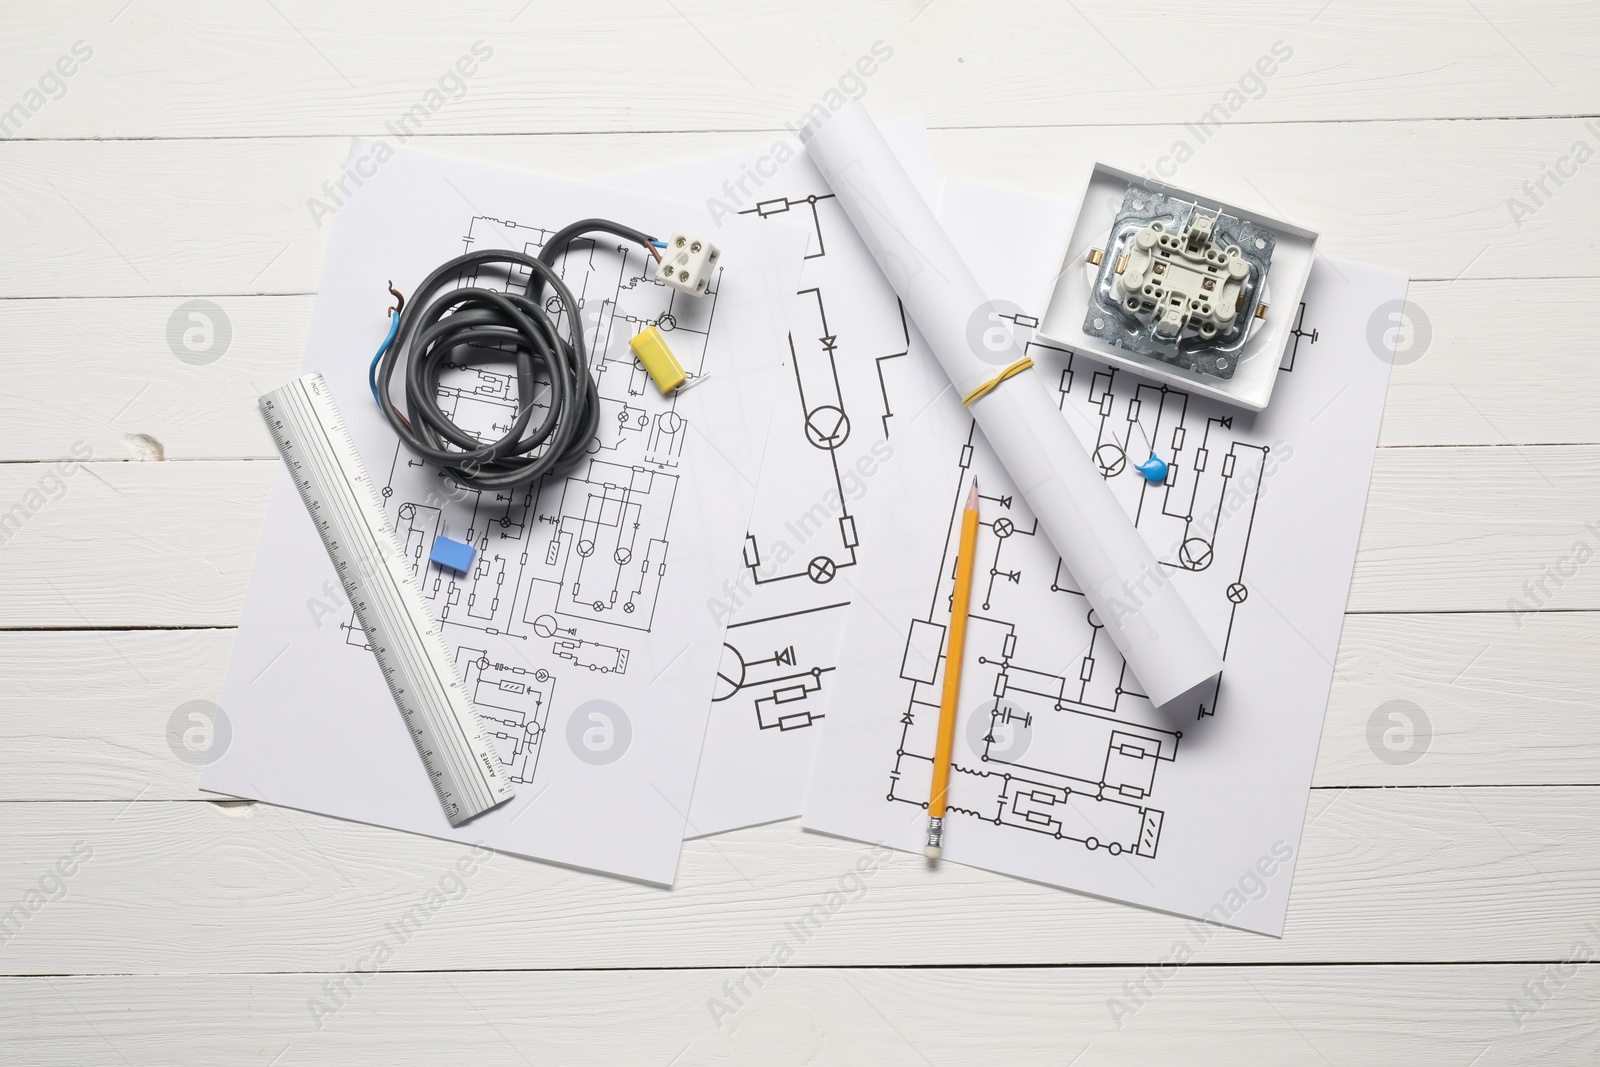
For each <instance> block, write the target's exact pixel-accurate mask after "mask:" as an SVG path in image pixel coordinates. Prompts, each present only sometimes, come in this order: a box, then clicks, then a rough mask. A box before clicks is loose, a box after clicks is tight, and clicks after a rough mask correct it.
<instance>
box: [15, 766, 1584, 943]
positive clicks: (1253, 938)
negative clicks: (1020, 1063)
mask: <svg viewBox="0 0 1600 1067" xmlns="http://www.w3.org/2000/svg"><path fill="white" fill-rule="evenodd" d="M0 811H3V813H4V818H3V819H0V854H3V855H5V856H6V864H5V868H4V870H3V871H0V901H5V902H6V907H9V906H10V904H11V903H12V902H14V901H17V900H23V899H25V894H26V893H27V892H28V891H29V890H30V889H31V888H32V887H34V886H35V885H36V884H37V883H38V882H39V881H40V880H41V879H42V878H44V877H45V875H46V873H47V871H48V870H49V869H51V868H52V866H53V865H54V864H55V863H56V862H57V861H58V860H61V859H63V858H64V857H65V858H70V857H69V854H70V853H71V850H72V849H73V848H74V847H76V848H78V849H79V854H80V855H81V854H82V853H83V852H84V851H85V850H92V856H88V857H87V858H85V859H83V861H82V862H80V863H79V864H78V865H77V866H76V867H75V868H74V869H75V872H76V873H74V874H73V875H72V876H71V877H70V878H69V879H66V882H67V889H66V892H65V893H64V894H60V893H52V894H51V895H53V896H57V897H58V899H54V900H53V901H51V902H50V903H48V904H47V905H45V906H43V907H41V908H40V909H39V910H38V911H37V913H36V914H33V915H32V916H31V917H30V918H28V920H27V921H26V923H25V924H23V925H21V926H20V928H19V929H18V931H17V933H16V934H15V936H13V937H11V938H10V940H9V941H7V942H6V944H5V946H4V952H0V972H4V973H8V974H90V973H92V974H159V973H172V972H198V973H211V972H223V973H247V972H256V971H338V970H341V969H343V968H344V967H347V966H350V965H351V963H352V961H353V960H355V959H356V958H357V957H359V956H360V954H361V953H362V952H364V951H365V950H366V949H367V948H368V947H369V946H370V945H371V943H372V941H373V939H374V938H375V937H380V936H382V935H383V934H384V931H385V930H386V929H387V927H386V926H385V924H386V923H388V924H394V923H395V922H397V921H399V920H400V917H401V916H402V915H404V914H405V913H406V912H407V911H408V910H410V909H411V908H412V907H413V906H414V905H415V904H417V902H418V901H419V900H421V899H422V898H423V897H424V896H425V895H426V894H427V893H428V892H429V891H430V890H431V889H433V888H434V887H436V886H437V885H438V883H439V882H440V880H441V878H446V875H447V872H449V871H451V870H454V869H455V868H454V865H455V864H456V862H457V861H458V860H460V859H462V858H463V857H465V856H467V855H468V854H469V850H468V848H467V847H466V846H462V845H458V844H454V843H450V842H441V841H433V840H429V839H425V838H421V837H415V836H411V835H407V834H401V833H396V832H393V831H389V830H382V829H378V828H374V827H367V826H360V825H357V824H354V823H349V822H344V821H341V820H338V819H329V818H323V817H320V816H313V815H308V814H305V813H300V812H295V811H291V810H288V809H285V808H275V807H271V806H269V805H265V804H247V805H242V806H241V805H230V806H223V805H218V804H211V803H203V802H195V803H167V802H156V803H149V802H139V803H133V804H125V803H121V802H109V803H56V802H39V803H19V802H8V803H6V804H5V805H4V806H3V808H0ZM1597 816H1600V789H1596V788H1580V787H1543V788H1500V789H1345V790H1338V791H1318V792H1317V793H1315V794H1314V795H1313V797H1312V803H1311V808H1310V811H1309V816H1308V819H1307V826H1306V830H1305V835H1304V840H1303V842H1302V845H1301V853H1300V855H1301V861H1300V866H1299V869H1298V871H1297V872H1296V876H1295V879H1294V883H1295V884H1294V887H1293V889H1294V899H1293V900H1292V901H1291V904H1290V907H1289V921H1288V926H1287V929H1286V931H1285V935H1284V937H1283V939H1282V940H1276V939H1273V938H1267V937H1261V936H1259V935H1255V934H1246V933H1242V932H1239V931H1232V930H1225V929H1222V928H1214V929H1213V928H1210V927H1204V928H1202V927H1198V926H1196V925H1195V924H1193V923H1189V922H1186V921H1184V920H1179V919H1177V918H1175V917H1172V916H1166V915H1161V914H1157V913H1154V912H1148V911H1143V910H1140V909H1137V908H1130V907H1127V906H1125V905H1119V904H1113V903H1110V902H1108V901H1104V900H1097V899H1093V898H1089V897H1084V896H1078V895H1076V894H1072V893H1066V892H1062V891H1060V890H1055V889H1050V888H1047V887H1044V886H1040V885H1035V884H1031V883H1027V882H1023V881H1020V880H1017V879H1011V878H1005V877H1002V876H1000V875H995V874H989V873H986V872H983V871H978V870H975V869H971V868H965V867H960V866H957V865H954V864H946V865H944V866H942V867H940V868H937V869H933V868H930V867H929V866H928V865H927V864H926V862H925V861H924V860H923V859H922V857H921V856H912V855H907V854H903V853H896V854H892V855H890V856H887V857H880V856H875V855H874V854H873V853H871V851H870V850H869V849H868V847H867V846H865V845H860V844H856V843H853V842H848V841H842V840H838V839H835V838H829V837H823V836H820V835H815V834H807V833H804V832H802V831H801V830H800V829H799V828H798V827H797V826H796V825H795V824H793V823H778V824H773V825H769V826H765V827H759V828H755V829H750V830H743V831H739V832H736V833H731V834H724V835H720V836H718V837H714V838H705V839H701V840H697V841H690V842H686V843H685V845H684V851H683V859H682V863H681V865H680V868H679V876H678V885H677V887H676V888H675V889H672V890H670V891H669V890H660V889H654V888H650V887H645V886H640V885H636V884H632V883H627V882H623V881H620V880H616V879H609V878H604V877H601V876H598V875H590V874H584V873H581V872H576V871H571V870H567V869H563V868H557V867H550V866H546V865H542V864H538V863H532V862H528V861H524V860H518V859H515V858H512V857H506V856H494V857H492V858H491V859H489V860H488V861H485V862H483V863H482V864H481V866H479V867H478V868H476V869H475V870H473V871H472V872H470V878H468V879H466V881H467V885H466V888H465V889H464V890H462V889H457V888H455V886H454V884H453V882H452V883H451V886H450V887H451V889H452V894H451V895H452V896H453V897H454V898H455V899H452V900H451V901H450V903H449V905H448V907H445V908H443V909H440V910H438V911H437V913H435V914H432V915H430V917H429V918H428V921H427V922H426V923H424V924H422V925H421V928H420V929H418V930H417V931H416V933H415V936H413V937H411V938H410V939H409V940H407V942H406V945H405V953H404V958H403V960H401V961H399V963H398V964H397V965H399V966H403V967H405V968H406V969H413V970H436V969H446V970H451V969H503V968H504V969H530V970H537V969H548V968H596V967H624V968H625V967H656V966H661V967H745V966H749V965H751V964H753V963H755V962H756V961H757V960H760V959H762V958H763V957H764V956H765V955H766V954H767V953H768V952H769V951H770V950H771V949H772V946H773V943H774V939H776V938H781V937H783V936H785V933H786V931H788V930H791V929H792V928H794V927H795V925H796V924H797V923H803V925H804V928H805V929H806V930H807V931H810V932H811V936H810V937H809V938H808V939H806V940H805V944H804V946H803V949H797V950H796V953H795V959H794V961H793V962H794V963H795V964H797V965H801V966H807V967H813V966H817V967H820V966H845V965H849V966H875V965H895V966H901V965H948V966H956V965H979V964H1007V965H1009V964H1041V963H1077V964H1082V963H1110V964H1116V963H1146V962H1151V961H1155V960H1159V959H1161V958H1163V957H1165V956H1168V955H1170V954H1171V953H1172V952H1173V951H1174V945H1175V944H1176V943H1177V942H1178V941H1180V940H1183V941H1187V942H1189V943H1190V948H1191V951H1192V953H1193V955H1194V956H1195V958H1196V959H1197V960H1198V961H1200V962H1202V963H1207V964H1222V963H1282V962H1290V961H1302V962H1340V963H1350V962H1389V963H1401V962H1450V963H1457V962H1459V963H1469V962H1530V961H1545V960H1552V959H1562V958H1565V956H1566V954H1567V953H1568V952H1569V951H1570V949H1571V947H1572V944H1573V941H1574V939H1576V938H1578V937H1581V936H1582V930H1583V926H1584V924H1585V923H1587V922H1593V921H1597V920H1600V905H1597V903H1596V902H1597V901H1600V818H1597ZM858 862H859V863H861V864H864V866H863V867H861V868H860V869H861V870H867V871H869V872H870V874H869V875H868V876H855V875H853V874H852V872H854V871H856V870H857V867H856V865H857V864H858ZM446 880H447V881H449V879H448V878H446ZM841 880H842V881H841ZM858 881H859V883H860V884H859V885H858V884H857V882H858ZM841 886H842V887H843V888H844V889H845V890H848V892H847V893H846V896H847V898H848V899H847V900H846V901H845V902H844V903H843V904H838V903H837V898H834V900H833V903H834V904H837V907H836V910H834V911H833V912H831V914H830V915H829V916H828V917H827V918H826V920H825V921H821V920H818V921H812V920H814V919H816V913H814V912H813V911H812V909H813V908H815V907H817V906H818V905H820V904H821V903H822V902H823V901H824V900H825V899H828V896H827V895H828V894H829V893H834V892H837V891H840V889H841ZM1288 890H1289V886H1288V884H1287V883H1283V884H1281V885H1274V884H1272V883H1271V882H1270V881H1269V882H1268V884H1267V886H1266V889H1265V891H1267V892H1287V891H1288ZM807 915H811V916H812V919H806V918H805V917H806V916H807ZM917 930H937V931H938V934H937V936H931V937H921V936H908V933H907V932H908V931H917Z"/></svg>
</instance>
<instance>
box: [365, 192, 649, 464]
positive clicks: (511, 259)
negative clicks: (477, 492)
mask: <svg viewBox="0 0 1600 1067" xmlns="http://www.w3.org/2000/svg"><path fill="white" fill-rule="evenodd" d="M589 233H606V234H610V235H612V236H613V237H620V238H623V239H624V240H628V241H633V242H635V243H637V244H640V245H642V246H644V248H645V250H646V251H647V252H650V253H651V254H652V255H656V254H655V250H654V245H653V238H651V237H650V236H649V235H648V234H646V233H643V232H641V231H639V230H635V229H633V228H632V227H629V226H623V225H622V224H620V223H616V222H610V221H607V220H605V219H584V220H583V221H581V222H575V223H573V224H572V225H571V226H568V227H566V228H565V229H563V230H560V231H558V232H557V233H556V234H555V235H554V236H552V237H551V238H550V239H549V240H548V241H546V242H545V245H544V248H543V249H542V250H540V252H539V255H538V257H537V258H535V257H533V256H530V255H527V254H526V253H522V252H513V251H509V250H506V249H483V250H481V251H476V252H468V253H467V254H466V255H463V256H457V257H456V258H455V259H452V260H450V261H449V262H448V263H444V264H441V265H440V266H439V268H438V269H437V270H435V271H434V272H433V273H432V274H430V275H428V277H427V278H425V279H424V280H423V282H422V284H421V285H419V286H418V287H417V290H416V292H415V293H414V294H413V295H412V297H411V300H410V301H409V302H408V303H407V304H406V306H405V308H404V310H402V311H400V312H398V314H399V316H400V319H399V323H398V326H397V328H396V330H395V333H394V339H393V341H392V342H391V343H390V344H389V345H388V347H387V348H386V349H385V350H384V351H383V353H382V355H381V356H380V358H379V361H378V364H377V368H376V374H375V386H376V391H377V396H378V397H380V398H381V399H380V400H379V404H378V406H379V408H380V409H381V410H382V411H383V416H384V418H386V419H388V420H389V425H390V426H392V427H394V432H395V433H396V434H398V435H399V437H400V440H401V442H402V443H404V444H405V446H406V448H408V449H409V450H410V451H411V452H412V453H413V454H415V455H417V456H419V457H421V458H422V459H425V460H427V461H428V462H430V463H436V464H438V465H439V466H440V467H441V468H442V469H443V470H444V472H445V474H446V475H448V476H449V477H450V478H451V479H452V480H453V481H455V482H457V483H458V484H460V485H463V486H466V487H468V488H471V489H488V490H495V489H506V488H510V487H512V486H518V485H526V484H527V483H529V482H531V481H534V480H535V479H537V478H539V477H541V476H543V475H545V474H550V473H553V472H556V471H559V470H561V469H563V468H565V467H566V466H567V465H568V464H570V463H572V462H573V461H574V460H576V459H578V458H580V457H581V456H583V455H584V454H585V453H586V451H587V449H588V447H589V442H590V441H591V440H592V439H593V438H594V436H595V431H596V429H597V428H598V426H599V420H600V396H599V392H598V390H597V389H596V387H595V381H594V378H593V376H592V375H590V373H589V360H588V353H587V351H586V350H585V348H584V342H583V323H582V321H581V318H580V316H579V313H578V302H577V300H575V299H574V298H573V296H572V292H571V290H569V289H568V288H567V286H566V283H565V282H563V281H562V280H561V277H560V275H558V274H557V273H556V271H555V261H556V260H557V259H558V258H560V256H561V254H562V253H563V252H565V251H566V249H567V245H568V244H570V243H571V242H572V241H573V240H575V239H577V238H578V237H581V236H583V235H584V234H589ZM656 258H657V259H659V258H660V257H659V255H656ZM519 268H525V269H526V270H527V271H528V282H527V285H526V287H525V288H524V290H523V292H521V293H516V292H511V291H509V290H510V289H512V288H513V285H512V284H511V283H512V281H513V279H514V278H515V277H516V273H517V271H518V270H519ZM486 269H488V270H494V269H500V270H503V271H504V272H505V276H506V280H507V283H508V284H507V290H508V291H506V292H500V291H499V290H495V289H484V288H479V287H477V286H458V285H456V284H455V283H456V281H457V279H458V278H459V277H460V276H461V275H462V273H464V272H466V271H468V270H472V271H475V272H476V273H477V274H480V275H481V274H482V273H483V272H484V270H486ZM547 287H548V289H549V290H550V292H551V293H552V294H553V295H554V298H555V301H556V304H555V306H554V307H552V308H551V309H549V310H546V308H545V306H544V300H545V291H546V288H547ZM563 312H565V314H566V331H565V334H564V335H563V332H562V331H561V330H560V329H558V328H557V326H556V322H557V320H558V319H559V318H560V317H561V314H562V313H563ZM507 359H510V360H512V361H513V362H514V363H515V364H516V369H517V398H518V404H517V413H516V416H515V417H514V418H513V419H512V421H511V427H510V429H508V430H507V431H506V433H505V435H504V436H502V437H500V438H499V439H497V440H494V441H488V442H480V441H479V440H478V439H477V438H476V437H474V436H472V435H471V434H470V433H468V432H467V431H465V430H463V429H462V428H461V427H459V426H457V425H456V424H455V423H454V422H452V421H451V420H450V417H449V416H448V415H446V414H445V413H444V411H443V410H441V409H440V407H439V399H438V389H439V378H440V376H441V375H442V374H443V373H444V371H445V370H446V369H448V368H449V367H450V366H452V365H453V366H467V365H469V364H471V363H483V362H503V361H505V360H507ZM401 363H404V364H405V367H406V371H405V386H406V387H405V408H404V410H400V409H398V408H396V407H395V406H394V404H393V403H390V402H387V401H388V398H389V382H390V380H391V379H392V378H393V376H394V372H395V368H396V367H398V366H399V365H400V364H401ZM541 370H542V371H543V372H544V375H545V377H546V378H547V379H548V380H549V383H550V392H549V396H548V406H547V407H546V408H545V413H544V416H543V418H541V419H540V420H539V422H538V424H537V425H534V426H531V427H530V425H529V424H530V422H532V419H533V413H534V411H535V404H534V402H533V397H534V392H535V389H536V387H537V375H538V372H539V371H541ZM451 446H454V447H451ZM534 453H537V454H534Z"/></svg>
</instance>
